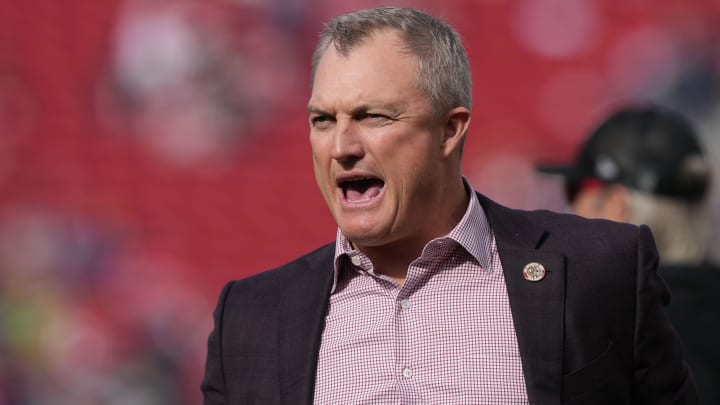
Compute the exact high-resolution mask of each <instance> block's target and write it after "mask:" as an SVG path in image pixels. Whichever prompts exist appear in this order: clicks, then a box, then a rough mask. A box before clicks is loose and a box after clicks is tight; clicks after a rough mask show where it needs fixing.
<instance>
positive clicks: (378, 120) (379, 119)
mask: <svg viewBox="0 0 720 405" xmlns="http://www.w3.org/2000/svg"><path fill="white" fill-rule="evenodd" d="M357 119H358V120H359V121H365V122H367V123H369V124H373V125H384V124H388V123H390V122H391V121H392V120H391V119H390V117H388V116H387V115H383V114H378V113H363V114H361V115H359V116H358V117H357Z"/></svg>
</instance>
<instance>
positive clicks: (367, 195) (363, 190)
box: [338, 178, 385, 203]
mask: <svg viewBox="0 0 720 405" xmlns="http://www.w3.org/2000/svg"><path fill="white" fill-rule="evenodd" d="M338 185H339V186H340V188H341V189H342V191H343V197H345V201H347V202H351V203H362V202H366V201H370V200H372V199H373V198H375V197H377V196H379V195H380V193H381V192H382V190H383V187H385V182H384V181H382V180H380V179H378V178H361V179H351V180H343V181H340V182H339V183H338Z"/></svg>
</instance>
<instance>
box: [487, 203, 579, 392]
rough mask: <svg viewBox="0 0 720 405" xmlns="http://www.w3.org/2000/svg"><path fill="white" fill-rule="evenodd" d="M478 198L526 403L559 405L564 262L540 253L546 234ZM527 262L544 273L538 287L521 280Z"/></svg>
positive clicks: (524, 218) (520, 215)
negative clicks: (491, 239)
mask: <svg viewBox="0 0 720 405" xmlns="http://www.w3.org/2000/svg"><path fill="white" fill-rule="evenodd" d="M479 197H480V203H481V204H482V205H483V208H484V209H485V212H486V213H487V215H488V219H489V221H490V226H491V227H492V230H493V233H494V235H495V241H496V243H497V247H498V254H499V255H500V261H501V262H502V267H503V272H504V275H505V283H506V285H507V289H508V296H509V299H510V308H511V310H512V314H513V322H514V324H515V332H516V334H517V340H518V347H519V348H520V357H521V359H522V364H523V371H524V373H525V384H526V386H527V390H528V397H529V400H530V403H560V401H561V386H560V382H561V380H562V363H563V329H564V307H565V300H564V297H565V256H564V255H562V254H560V253H557V252H550V251H546V250H543V249H542V245H543V242H544V241H545V240H546V239H547V237H548V236H549V234H548V232H547V230H546V229H545V228H544V227H543V226H540V225H538V224H537V223H535V222H533V221H531V220H530V219H528V217H527V215H526V214H525V213H523V212H522V211H518V210H512V209H509V208H506V207H503V206H500V205H498V204H496V203H494V202H493V201H491V200H489V199H488V198H486V197H484V196H482V195H480V196H479ZM532 262H535V263H540V264H542V265H543V266H544V267H545V269H546V270H547V273H546V275H545V277H544V278H543V279H542V280H540V281H538V282H531V281H527V280H525V278H524V277H523V268H524V267H525V265H527V264H528V263H532Z"/></svg>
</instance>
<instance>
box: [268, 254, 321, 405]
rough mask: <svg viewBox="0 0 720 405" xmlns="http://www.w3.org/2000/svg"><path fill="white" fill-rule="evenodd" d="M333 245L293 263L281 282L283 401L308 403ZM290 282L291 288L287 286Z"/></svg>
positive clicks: (312, 389) (279, 342) (313, 379)
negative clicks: (284, 280)
mask: <svg viewBox="0 0 720 405" xmlns="http://www.w3.org/2000/svg"><path fill="white" fill-rule="evenodd" d="M334 253H335V245H334V244H329V245H326V246H324V247H322V248H320V249H318V250H316V251H315V252H313V253H311V254H310V255H308V256H307V257H306V259H307V260H306V261H305V263H303V264H301V265H299V266H296V268H294V269H293V270H294V272H293V274H292V277H293V280H288V281H291V282H287V283H285V284H284V286H283V292H282V295H281V296H280V297H279V299H280V300H282V304H281V309H280V325H281V326H280V332H279V334H280V336H279V340H278V344H279V346H280V347H279V350H278V351H279V361H280V370H281V371H280V389H281V393H280V394H281V396H282V403H283V404H312V403H313V395H314V392H315V372H316V369H317V357H318V353H319V351H320V338H321V336H322V330H323V327H324V322H325V315H326V313H327V308H328V302H329V300H330V288H331V287H332V281H333V256H334ZM291 286H292V288H290V287H291Z"/></svg>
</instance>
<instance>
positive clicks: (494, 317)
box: [202, 7, 696, 404]
mask: <svg viewBox="0 0 720 405" xmlns="http://www.w3.org/2000/svg"><path fill="white" fill-rule="evenodd" d="M469 72H470V71H469V67H468V62H467V57H466V55H465V51H464V49H463V46H462V44H461V41H460V39H459V37H458V35H457V34H456V33H455V32H454V31H453V30H452V29H451V28H450V27H449V26H448V25H446V24H445V23H442V22H440V21H438V20H437V19H436V18H433V17H431V16H429V15H427V14H424V13H421V12H418V11H415V10H409V9H397V8H388V7H381V8H376V9H371V10H364V11H359V12H356V13H352V14H349V15H344V16H340V17H337V18H335V19H333V20H332V21H330V22H329V23H328V24H327V26H326V28H325V30H324V32H323V33H322V35H321V39H320V42H319V45H318V47H317V50H316V52H315V55H314V58H313V86H312V94H311V97H310V102H309V105H308V111H309V119H310V143H311V146H312V154H313V164H314V168H315V175H316V179H317V182H318V185H319V187H320V191H321V193H322V194H323V196H324V197H325V200H326V202H327V204H328V206H329V208H330V211H331V212H332V215H333V216H334V218H335V220H336V222H337V224H338V233H337V237H336V241H335V242H334V243H331V244H328V245H326V246H323V247H321V248H319V249H318V250H316V251H314V252H312V253H309V254H307V255H305V256H303V257H301V258H299V259H297V260H295V261H293V262H291V263H289V264H286V265H284V266H281V267H279V268H277V269H274V270H271V271H268V272H264V273H261V274H258V275H256V276H252V277H250V278H247V279H245V280H241V281H235V282H231V283H229V284H228V285H226V286H225V288H224V289H223V291H222V292H221V295H220V299H219V304H218V307H217V309H216V311H215V329H214V331H213V332H212V333H211V335H210V338H209V343H208V358H207V365H206V374H205V379H204V381H203V386H202V389H203V392H204V395H205V403H206V404H245V403H268V404H279V403H283V404H309V403H319V404H350V403H356V404H390V403H393V404H401V403H402V404H414V403H433V404H490V403H496V404H527V403H532V404H557V403H565V404H573V403H577V404H589V403H603V404H606V403H613V404H622V403H635V404H638V403H647V404H661V403H677V404H693V403H696V400H695V392H694V383H693V380H692V377H691V375H690V373H689V372H688V370H687V368H686V367H685V365H684V362H683V359H682V356H681V352H680V347H679V343H678V341H677V339H676V337H675V335H674V333H673V330H672V328H671V326H670V323H669V321H668V320H667V318H666V315H665V312H664V309H663V305H664V304H665V303H666V302H667V296H668V292H667V290H666V288H665V286H664V284H663V282H662V281H661V279H660V278H659V277H658V276H657V275H656V273H655V267H656V265H657V255H656V251H655V246H654V243H653V239H652V236H651V234H650V232H649V230H648V229H647V228H646V227H635V226H633V225H628V224H617V223H611V222H608V221H590V220H584V219H581V218H579V217H575V216H569V215H560V214H555V213H551V212H534V213H531V212H522V211H517V210H512V209H509V208H505V207H502V206H499V205H497V204H495V203H494V202H492V201H490V200H489V199H487V198H485V197H484V196H482V195H480V194H477V193H475V192H474V191H473V190H472V188H471V186H470V184H469V183H468V182H467V181H465V180H464V178H463V177H462V174H461V164H460V161H461V154H462V147H463V143H464V141H465V135H466V132H467V128H468V125H469V123H470V103H471V97H470V94H471V83H470V73H469Z"/></svg>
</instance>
